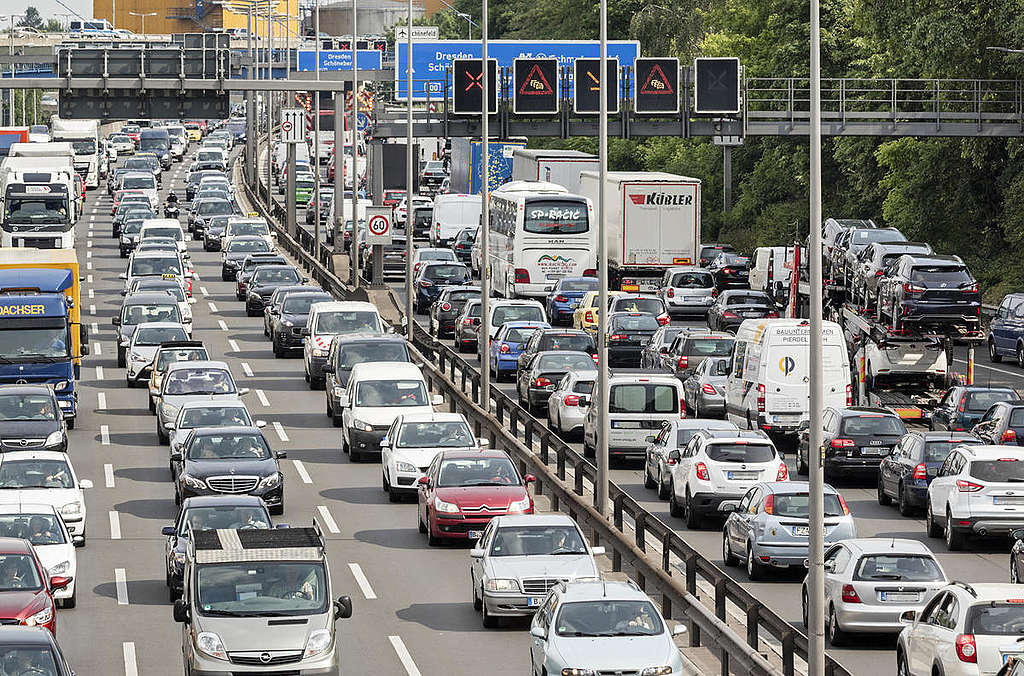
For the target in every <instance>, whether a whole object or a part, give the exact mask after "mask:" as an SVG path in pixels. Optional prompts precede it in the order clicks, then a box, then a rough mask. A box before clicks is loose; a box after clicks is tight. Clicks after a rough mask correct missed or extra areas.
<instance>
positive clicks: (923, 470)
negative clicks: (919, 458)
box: [914, 462, 928, 481]
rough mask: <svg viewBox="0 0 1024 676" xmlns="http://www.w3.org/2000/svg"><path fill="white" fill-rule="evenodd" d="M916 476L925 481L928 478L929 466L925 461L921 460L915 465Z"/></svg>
mask: <svg viewBox="0 0 1024 676" xmlns="http://www.w3.org/2000/svg"><path fill="white" fill-rule="evenodd" d="M914 478H915V479H921V480H924V481H927V480H928V468H927V467H926V466H925V464H924V463H923V462H919V463H918V464H917V465H916V466H915V467H914Z"/></svg>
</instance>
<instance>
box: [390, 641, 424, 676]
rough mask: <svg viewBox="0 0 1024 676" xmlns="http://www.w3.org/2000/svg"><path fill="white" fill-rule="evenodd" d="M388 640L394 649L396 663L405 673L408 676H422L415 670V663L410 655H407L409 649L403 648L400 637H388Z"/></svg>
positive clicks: (403, 644)
mask: <svg viewBox="0 0 1024 676" xmlns="http://www.w3.org/2000/svg"><path fill="white" fill-rule="evenodd" d="M388 640H389V641H391V647H392V648H394V649H395V654H397V655H398V661H399V662H401V663H402V666H403V667H405V673H406V674H408V676H422V674H420V670H419V669H417V668H416V663H415V662H413V661H412V655H410V654H409V649H408V648H406V647H405V643H404V642H402V637H401V636H388Z"/></svg>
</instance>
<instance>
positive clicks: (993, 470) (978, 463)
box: [970, 449, 1024, 483]
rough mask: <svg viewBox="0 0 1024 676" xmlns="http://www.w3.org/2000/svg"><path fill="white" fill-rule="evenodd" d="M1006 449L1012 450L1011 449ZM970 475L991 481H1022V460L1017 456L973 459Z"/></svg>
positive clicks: (1023, 466)
mask: <svg viewBox="0 0 1024 676" xmlns="http://www.w3.org/2000/svg"><path fill="white" fill-rule="evenodd" d="M1008 451H1010V452H1012V450H1011V449H1008ZM970 475H971V476H972V477H974V478H975V479H981V480H982V481H992V482H999V483H1004V482H1018V481H1021V482H1024V462H1020V461H1018V460H1017V458H999V459H998V460H975V461H973V462H971V469H970Z"/></svg>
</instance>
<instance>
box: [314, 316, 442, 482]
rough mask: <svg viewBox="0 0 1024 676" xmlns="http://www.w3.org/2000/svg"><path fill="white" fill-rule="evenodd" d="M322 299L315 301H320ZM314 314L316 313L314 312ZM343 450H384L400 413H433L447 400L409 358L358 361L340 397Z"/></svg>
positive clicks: (355, 457)
mask: <svg viewBox="0 0 1024 676" xmlns="http://www.w3.org/2000/svg"><path fill="white" fill-rule="evenodd" d="M320 304H321V303H314V307H315V306H316V305H320ZM311 317H312V316H311ZM338 403H339V404H340V406H341V421H342V422H341V450H342V452H343V453H349V454H350V457H351V458H352V461H353V462H359V461H360V460H361V459H362V457H363V455H364V454H365V453H380V442H381V439H383V438H384V435H385V434H387V431H388V429H389V428H390V427H391V425H392V423H394V422H395V418H397V417H398V416H400V415H415V414H417V413H433V412H434V406H440V405H441V404H443V403H444V397H442V396H441V395H440V394H435V395H431V394H430V390H429V389H428V388H427V382H426V381H425V380H424V379H423V373H422V372H421V371H420V368H419V367H418V366H416V365H415V364H410V363H407V362H391V361H388V362H383V361H380V362H378V361H371V362H363V363H362V364H356V365H355V366H353V367H352V374H351V375H350V376H349V379H348V387H347V389H346V391H345V393H344V394H342V395H341V396H340V397H339V401H338Z"/></svg>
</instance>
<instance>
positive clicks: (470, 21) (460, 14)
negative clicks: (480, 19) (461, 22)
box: [409, 0, 477, 40]
mask: <svg viewBox="0 0 1024 676" xmlns="http://www.w3.org/2000/svg"><path fill="white" fill-rule="evenodd" d="M441 4H442V5H444V6H445V7H447V8H448V9H450V10H452V12H453V13H454V14H455V16H457V17H459V18H460V19H465V20H466V28H468V29H469V39H470V40H472V39H473V26H476V25H477V24H476V22H474V21H473V18H472V17H471V16H469V15H468V14H466V13H465V12H460V11H459V10H457V9H455V8H454V7H453V6H451V5H450V4H449V3H447V2H445V0H441ZM409 25H410V26H411V25H412V21H411V20H410V22H409Z"/></svg>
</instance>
